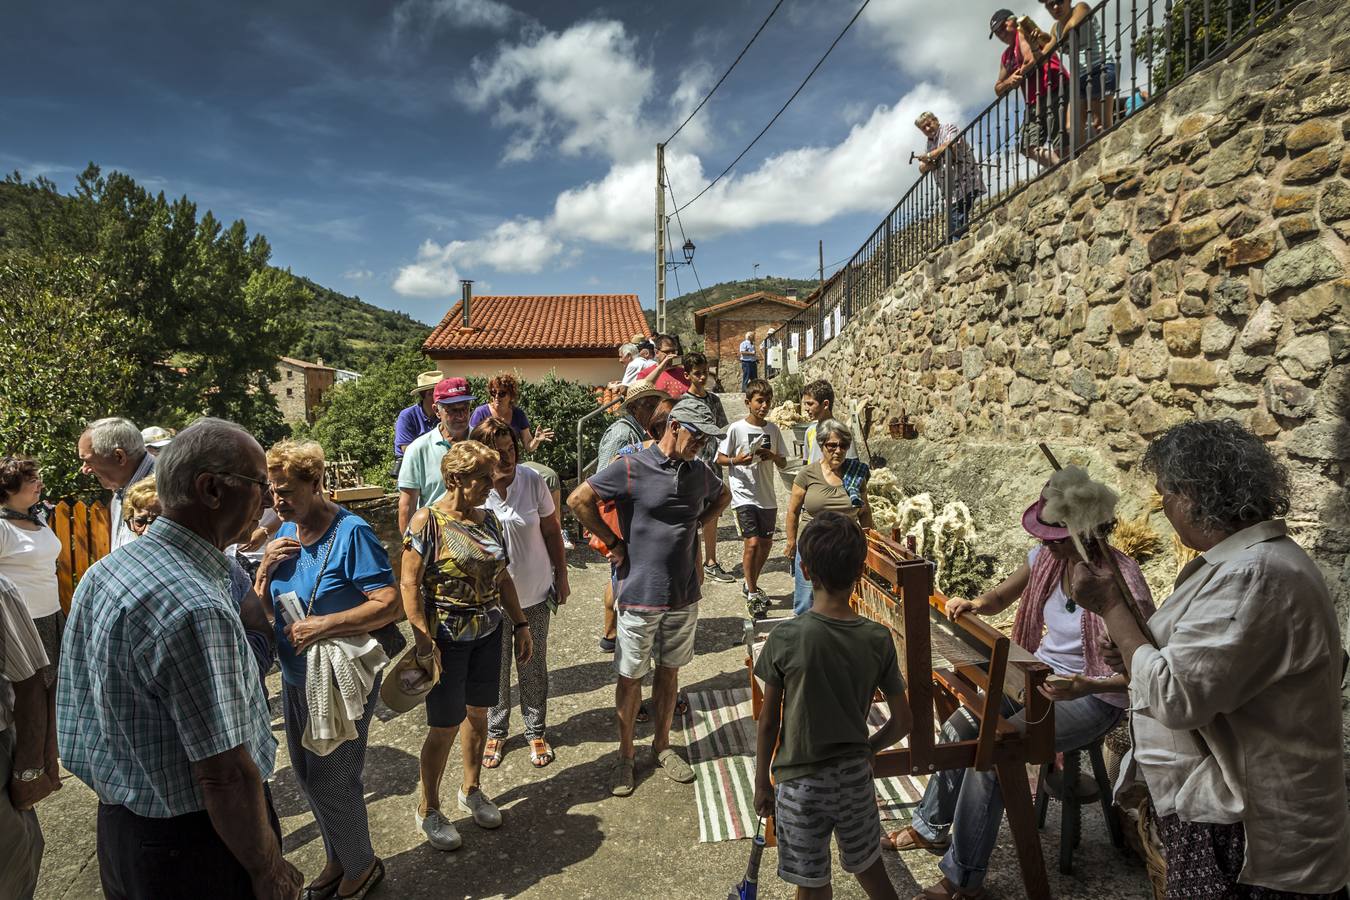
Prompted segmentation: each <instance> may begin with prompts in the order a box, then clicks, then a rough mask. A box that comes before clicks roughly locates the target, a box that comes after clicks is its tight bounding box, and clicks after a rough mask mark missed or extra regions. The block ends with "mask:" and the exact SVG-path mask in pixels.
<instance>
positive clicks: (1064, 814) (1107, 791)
mask: <svg viewBox="0 0 1350 900" xmlns="http://www.w3.org/2000/svg"><path fill="white" fill-rule="evenodd" d="M1084 752H1086V753H1087V755H1088V759H1089V760H1091V762H1092V779H1091V780H1090V781H1088V783H1087V784H1084V785H1080V784H1079V780H1080V779H1079V775H1080V762H1081V759H1080V754H1082V753H1084ZM1054 769H1055V766H1054V763H1053V762H1048V763H1043V764H1042V765H1041V774H1040V777H1039V778H1038V779H1037V780H1036V826H1037V827H1038V828H1044V827H1045V813H1046V810H1047V808H1048V807H1049V806H1050V795H1051V793H1052V792H1053V791H1052V788H1051V780H1050V779H1051V775H1052V774H1053V773H1054ZM1054 793H1055V794H1056V799H1057V800H1059V802H1060V826H1059V870H1060V871H1061V872H1063V873H1064V874H1065V875H1072V874H1073V851H1074V848H1075V847H1077V846H1078V838H1079V832H1080V830H1081V824H1082V813H1081V809H1082V805H1083V804H1084V803H1091V802H1093V801H1094V800H1098V801H1100V802H1101V805H1102V815H1103V816H1105V817H1106V828H1107V830H1108V831H1109V832H1110V833H1111V844H1112V846H1114V847H1124V846H1125V836H1124V834H1123V833H1122V832H1121V830H1120V819H1118V818H1117V817H1116V811H1115V809H1114V807H1113V806H1112V803H1111V782H1110V781H1108V780H1107V777H1106V763H1105V761H1104V760H1103V759H1102V739H1101V738H1098V739H1097V740H1095V741H1093V742H1092V743H1090V744H1088V745H1087V746H1086V747H1079V748H1077V749H1076V750H1067V751H1065V753H1064V770H1063V772H1062V773H1061V780H1060V788H1059V791H1058V792H1054Z"/></svg>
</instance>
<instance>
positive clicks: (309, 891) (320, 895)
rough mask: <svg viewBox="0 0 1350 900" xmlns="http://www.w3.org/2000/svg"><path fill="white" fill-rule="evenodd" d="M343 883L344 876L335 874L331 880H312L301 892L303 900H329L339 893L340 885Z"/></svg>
mask: <svg viewBox="0 0 1350 900" xmlns="http://www.w3.org/2000/svg"><path fill="white" fill-rule="evenodd" d="M340 884H342V876H341V875H340V874H339V875H335V876H334V877H333V878H332V879H331V880H329V881H311V882H310V883H309V884H307V885H305V889H304V890H303V891H301V892H300V898H301V900H328V898H329V897H332V896H333V895H334V894H336V893H337V889H338V885H340Z"/></svg>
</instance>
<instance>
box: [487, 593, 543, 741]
mask: <svg viewBox="0 0 1350 900" xmlns="http://www.w3.org/2000/svg"><path fill="white" fill-rule="evenodd" d="M523 612H524V613H525V621H526V622H529V623H530V636H531V638H532V639H533V640H534V656H532V657H530V661H529V662H527V663H526V664H525V665H523V666H522V665H519V664H517V665H516V674H517V675H518V676H519V678H520V713H521V715H523V716H524V717H525V737H527V738H541V737H543V736H544V723H545V721H546V720H547V718H548V625H549V620H550V619H551V618H552V614H551V613H550V612H549V611H548V604H547V603H536V604H535V605H534V606H527V607H525V609H524V610H523ZM501 632H502V677H501V688H500V693H499V696H498V697H497V705H496V706H494V707H492V711H491V712H489V713H488V737H491V738H497V739H498V740H502V739H504V738H505V737H506V735H507V733H508V732H509V731H510V730H511V664H512V663H513V662H514V661H515V658H516V654H515V649H514V647H513V645H512V640H513V639H512V636H511V625H510V623H509V622H505V621H503V622H502V627H501Z"/></svg>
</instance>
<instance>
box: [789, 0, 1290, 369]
mask: <svg viewBox="0 0 1350 900" xmlns="http://www.w3.org/2000/svg"><path fill="white" fill-rule="evenodd" d="M1061 2H1062V3H1063V4H1065V5H1067V6H1069V7H1070V8H1072V7H1074V6H1076V5H1077V4H1076V2H1075V0H1061ZM1297 2H1299V0H1101V2H1099V3H1097V4H1096V6H1094V7H1092V10H1091V14H1090V15H1089V16H1087V17H1085V18H1084V19H1083V20H1082V21H1081V22H1080V23H1079V24H1077V25H1076V26H1074V27H1073V28H1070V29H1067V30H1065V32H1064V33H1063V34H1060V33H1059V26H1058V25H1055V26H1053V28H1052V31H1053V34H1047V33H1045V32H1041V31H1040V30H1039V29H1038V28H1037V27H1036V26H1035V25H1034V24H1031V25H1030V27H1027V25H1028V23H1029V22H1030V20H1029V19H1027V18H1026V17H1022V19H1021V20H1020V21H1019V22H1018V23H1017V25H1018V32H1019V34H1020V37H1021V38H1022V39H1025V40H1026V42H1027V45H1028V46H1030V47H1031V49H1032V51H1033V53H1034V58H1033V59H1032V60H1031V61H1030V62H1028V63H1027V64H1026V65H1025V66H1023V67H1021V70H1022V79H1021V81H1020V82H1018V83H1008V82H1004V83H1001V86H1002V87H1003V88H1004V93H1002V94H1001V95H1000V96H999V97H998V98H997V99H996V100H994V102H993V103H991V104H989V106H987V107H985V109H984V110H983V111H982V112H981V113H980V114H979V115H978V116H976V117H975V119H974V120H973V121H972V122H971V123H970V124H969V125H967V126H966V127H965V128H964V129H962V130H961V131H959V132H958V133H957V134H956V135H955V137H954V138H951V140H950V141H949V142H948V141H947V138H948V137H951V135H950V131H948V132H947V134H946V135H943V134H942V133H941V132H940V133H939V135H938V140H939V142H941V143H939V144H938V145H937V147H936V151H937V152H935V153H933V154H925V156H931V158H930V159H919V162H920V165H921V167H922V168H923V169H924V170H925V171H924V173H923V174H922V175H921V176H920V177H919V180H918V181H916V182H915V183H914V184H913V185H912V186H911V187H910V189H909V190H908V191H907V192H906V193H905V195H904V197H902V198H901V199H900V202H899V203H897V204H896V205H895V207H894V208H893V209H892V210H891V211H890V213H889V214H887V216H886V218H885V219H883V220H882V222H881V224H880V225H878V226H877V228H876V230H875V231H873V232H872V234H871V236H870V237H868V238H867V240H866V241H865V242H864V243H863V245H862V247H861V248H859V250H858V252H857V253H855V254H854V255H853V257H852V258H851V259H850V260H849V261H848V263H846V264H845V265H844V267H843V268H841V269H840V270H839V271H838V272H836V273H835V274H834V276H833V277H832V278H830V280H829V281H827V282H826V283H825V284H824V285H823V287H822V289H821V290H820V291H818V292H817V295H816V297H815V299H814V301H813V302H812V303H811V304H810V305H809V306H807V307H806V308H805V309H803V310H801V311H800V312H798V313H797V314H796V315H794V316H793V317H792V318H791V319H789V320H788V321H787V323H786V324H785V325H784V326H783V327H782V328H781V329H779V331H778V334H777V338H778V339H779V340H781V341H782V342H783V351H784V352H783V359H784V367H785V368H786V369H787V371H790V372H791V371H795V370H796V368H797V365H799V364H800V362H801V361H802V360H804V359H806V358H807V357H809V356H811V355H812V354H814V353H815V352H817V351H818V350H820V348H821V347H823V346H824V345H825V344H827V343H829V342H830V341H831V340H833V339H834V337H835V336H836V335H838V334H839V332H840V330H841V329H842V328H843V327H844V326H845V325H846V324H847V323H848V322H849V320H850V319H852V317H853V316H854V314H855V313H856V312H857V311H859V310H860V309H862V308H864V307H866V306H867V305H869V304H871V303H873V302H875V301H876V300H877V299H878V298H879V297H881V296H882V295H883V294H885V293H886V292H887V291H888V290H889V289H890V287H891V285H893V284H894V283H895V281H896V279H897V278H899V276H900V275H901V273H903V272H905V271H907V270H909V269H911V268H913V267H914V266H916V265H918V264H919V263H921V262H923V261H924V260H925V259H927V258H928V257H929V256H930V255H931V254H933V253H934V252H936V251H938V250H940V249H942V248H943V247H945V246H947V245H948V244H951V243H953V242H955V241H957V240H960V239H961V238H962V237H963V236H964V235H965V234H966V232H967V231H968V230H969V229H971V228H973V227H975V226H977V225H979V224H980V223H981V222H982V221H984V220H985V219H986V218H987V217H988V216H989V215H990V214H991V213H993V212H994V211H995V210H997V209H998V208H999V207H1000V206H1002V205H1003V204H1004V203H1006V202H1008V200H1010V199H1011V198H1012V197H1014V196H1015V195H1016V194H1017V193H1019V192H1020V191H1022V190H1024V189H1025V188H1026V187H1027V186H1028V185H1029V184H1031V183H1032V182H1034V181H1036V180H1037V179H1039V178H1040V177H1041V176H1043V175H1045V174H1046V173H1048V172H1050V171H1053V170H1054V169H1055V168H1057V167H1058V166H1059V165H1061V164H1063V163H1064V162H1066V161H1068V160H1072V159H1075V158H1077V157H1078V156H1079V155H1080V154H1081V153H1082V152H1083V150H1084V149H1085V148H1087V147H1089V146H1091V145H1092V144H1093V143H1094V142H1096V141H1098V140H1100V139H1101V138H1102V136H1103V135H1105V134H1107V133H1109V132H1110V131H1112V130H1113V129H1115V128H1118V127H1120V125H1121V124H1122V123H1123V122H1124V121H1125V120H1127V119H1128V118H1129V117H1130V116H1133V115H1135V114H1136V113H1138V112H1139V111H1140V110H1141V109H1144V108H1146V107H1147V106H1149V105H1151V104H1152V103H1153V102H1155V101H1156V99H1157V98H1158V97H1160V96H1162V95H1163V94H1164V93H1165V92H1166V91H1167V90H1168V89H1170V88H1172V87H1175V86H1176V85H1177V84H1178V83H1180V82H1181V81H1182V80H1183V79H1185V78H1186V77H1187V76H1189V75H1191V74H1192V73H1194V72H1196V71H1197V70H1199V69H1202V68H1204V67H1206V66H1208V65H1210V64H1212V63H1214V62H1216V61H1218V60H1220V59H1223V58H1224V57H1226V56H1227V55H1228V54H1229V53H1230V52H1231V51H1232V50H1233V49H1234V48H1235V47H1236V46H1237V45H1238V44H1240V43H1241V42H1243V41H1245V40H1247V39H1248V38H1249V37H1251V36H1252V35H1253V34H1255V33H1257V32H1258V31H1260V30H1262V29H1264V28H1266V27H1268V26H1269V25H1270V24H1271V23H1273V22H1275V21H1277V20H1278V19H1279V18H1280V16H1281V15H1282V14H1283V13H1284V12H1285V11H1286V10H1287V9H1288V8H1289V7H1291V6H1293V5H1295V4H1296V3H1297ZM1038 32H1039V33H1038ZM1033 42H1034V43H1033ZM1019 43H1020V41H1019ZM1036 44H1039V47H1038V46H1036ZM1004 45H1005V46H1007V41H1006V40H1005V41H1004ZM1005 71H1006V68H1005ZM944 143H945V149H944V148H943V144H944ZM916 158H917V157H912V158H911V160H910V161H911V163H912V162H914V161H915V159H916Z"/></svg>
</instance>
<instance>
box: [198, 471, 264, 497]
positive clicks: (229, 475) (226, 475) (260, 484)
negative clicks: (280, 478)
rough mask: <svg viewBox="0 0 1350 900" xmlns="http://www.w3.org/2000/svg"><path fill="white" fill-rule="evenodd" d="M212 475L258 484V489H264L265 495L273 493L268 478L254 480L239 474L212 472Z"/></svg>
mask: <svg viewBox="0 0 1350 900" xmlns="http://www.w3.org/2000/svg"><path fill="white" fill-rule="evenodd" d="M211 474H212V475H224V476H225V477H227V478H238V479H239V480H240V481H247V482H250V483H252V484H256V485H257V486H258V487H260V488H262V492H263V493H264V494H270V493H272V482H270V481H268V480H267V479H266V478H254V477H253V476H252V475H243V474H241V473H239V472H212V473H211Z"/></svg>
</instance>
